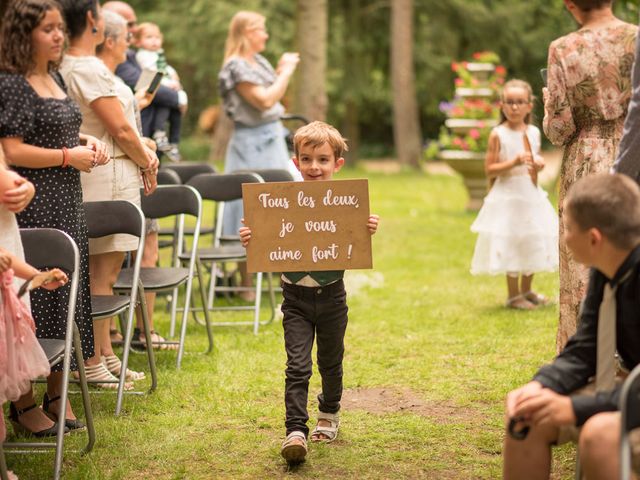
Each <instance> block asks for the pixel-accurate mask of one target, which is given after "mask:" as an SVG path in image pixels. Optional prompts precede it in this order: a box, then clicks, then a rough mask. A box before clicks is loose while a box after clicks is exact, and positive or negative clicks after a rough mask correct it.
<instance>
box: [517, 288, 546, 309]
mask: <svg viewBox="0 0 640 480" xmlns="http://www.w3.org/2000/svg"><path fill="white" fill-rule="evenodd" d="M522 296H523V297H524V298H525V300H528V301H529V302H530V303H533V304H534V305H535V306H537V307H543V306H545V305H549V303H550V300H549V299H548V298H547V297H545V296H544V295H541V294H539V293H536V292H534V291H533V290H529V291H528V292H523V293H522Z"/></svg>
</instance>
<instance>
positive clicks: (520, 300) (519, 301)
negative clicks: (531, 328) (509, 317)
mask: <svg viewBox="0 0 640 480" xmlns="http://www.w3.org/2000/svg"><path fill="white" fill-rule="evenodd" d="M504 306H505V307H507V308H513V309H514V310H533V309H534V308H536V306H535V305H534V304H533V303H531V302H530V301H529V300H527V299H526V298H524V296H522V295H516V296H515V297H511V298H507V301H506V303H505V304H504Z"/></svg>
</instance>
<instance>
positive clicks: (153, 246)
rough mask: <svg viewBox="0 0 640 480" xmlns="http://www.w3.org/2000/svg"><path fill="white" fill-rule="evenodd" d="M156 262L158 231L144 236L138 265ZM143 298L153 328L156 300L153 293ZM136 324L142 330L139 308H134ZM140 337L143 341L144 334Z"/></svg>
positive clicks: (147, 266) (149, 266)
mask: <svg viewBox="0 0 640 480" xmlns="http://www.w3.org/2000/svg"><path fill="white" fill-rule="evenodd" d="M157 263H158V233H157V232H150V233H149V234H147V236H146V237H145V241H144V253H143V254H142V260H141V262H140V265H141V266H142V268H154V267H155V266H156V265H157ZM145 300H146V302H147V316H148V318H149V327H150V328H151V329H153V307H154V304H155V302H156V294H155V293H145ZM136 326H137V327H138V328H139V329H140V331H141V332H142V331H143V326H142V315H141V314H140V311H139V310H136ZM140 337H141V338H140V339H135V340H142V341H144V336H143V335H142V334H141V335H140Z"/></svg>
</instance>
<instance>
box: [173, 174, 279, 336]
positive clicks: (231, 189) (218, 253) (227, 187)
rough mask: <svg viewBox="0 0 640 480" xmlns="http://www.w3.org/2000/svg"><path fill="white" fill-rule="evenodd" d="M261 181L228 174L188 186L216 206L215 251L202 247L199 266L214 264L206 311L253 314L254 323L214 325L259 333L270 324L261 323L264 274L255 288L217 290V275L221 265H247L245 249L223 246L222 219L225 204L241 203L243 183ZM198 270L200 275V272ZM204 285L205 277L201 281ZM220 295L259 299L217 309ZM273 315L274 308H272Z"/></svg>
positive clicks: (197, 179)
mask: <svg viewBox="0 0 640 480" xmlns="http://www.w3.org/2000/svg"><path fill="white" fill-rule="evenodd" d="M261 182H263V180H262V178H261V177H260V176H259V175H256V174H255V173H250V172H247V173H228V174H200V175H196V176H195V177H193V178H192V179H191V180H189V185H191V186H193V187H194V188H195V189H196V190H198V192H200V195H201V196H202V198H203V199H205V200H211V201H214V202H216V203H217V214H216V227H215V231H216V233H215V240H214V245H213V246H212V247H202V248H199V249H198V252H197V262H206V263H209V264H211V276H210V284H209V297H208V301H207V303H206V304H205V305H204V307H205V308H204V310H205V311H207V310H210V311H214V310H218V311H239V310H252V311H253V321H233V322H213V323H212V324H213V325H218V326H234V325H253V332H254V333H255V334H257V333H258V328H259V326H260V325H261V324H264V323H267V322H261V321H260V302H261V294H262V273H261V272H259V273H257V274H256V285H255V287H216V285H215V282H216V272H217V269H218V268H219V267H218V265H223V264H225V263H229V262H233V263H237V262H245V261H246V260H247V255H246V251H245V249H244V248H243V247H242V245H240V244H239V243H235V242H234V243H232V244H228V245H222V244H221V241H220V236H221V234H220V232H221V231H222V217H223V211H224V203H225V202H228V201H231V200H239V199H241V198H242V184H243V183H261ZM190 255H191V253H190V252H183V253H181V254H180V255H179V256H178V257H179V259H180V260H181V261H186V260H187V259H188V258H189V256H190ZM201 270H202V269H199V270H198V272H201ZM199 281H200V282H202V281H203V280H202V277H199ZM216 290H218V291H236V292H238V291H255V295H256V299H255V302H254V303H253V305H247V306H244V305H239V306H215V292H216ZM271 307H272V311H273V310H274V309H275V305H274V304H273V303H272V304H271Z"/></svg>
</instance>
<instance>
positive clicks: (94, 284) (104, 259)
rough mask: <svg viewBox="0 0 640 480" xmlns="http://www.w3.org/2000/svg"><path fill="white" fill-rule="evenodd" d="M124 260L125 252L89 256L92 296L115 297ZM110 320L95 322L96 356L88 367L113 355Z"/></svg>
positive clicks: (90, 359)
mask: <svg viewBox="0 0 640 480" xmlns="http://www.w3.org/2000/svg"><path fill="white" fill-rule="evenodd" d="M123 260H124V253H123V252H108V253H101V254H98V255H89V274H90V276H91V294H92V295H113V284H114V283H115V281H116V279H117V278H118V273H120V269H121V267H122V261H123ZM110 325H111V319H110V318H104V319H102V320H96V321H94V322H93V335H94V345H95V356H94V357H91V358H89V359H87V361H86V364H87V365H97V364H98V363H100V361H101V360H100V356H108V355H113V348H112V347H111V337H110V335H109V327H110Z"/></svg>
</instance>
